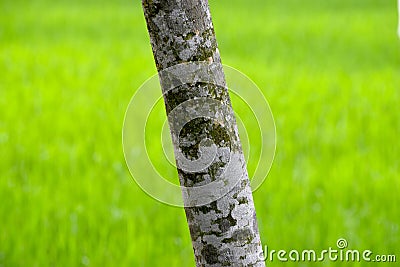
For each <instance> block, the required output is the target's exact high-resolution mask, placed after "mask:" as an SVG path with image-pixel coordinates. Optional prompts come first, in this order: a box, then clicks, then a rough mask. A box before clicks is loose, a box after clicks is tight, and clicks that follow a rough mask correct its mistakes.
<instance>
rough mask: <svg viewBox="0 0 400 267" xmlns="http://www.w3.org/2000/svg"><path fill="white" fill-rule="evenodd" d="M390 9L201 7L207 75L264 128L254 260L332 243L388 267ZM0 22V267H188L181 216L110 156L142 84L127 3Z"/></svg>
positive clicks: (59, 7) (378, 0)
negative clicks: (212, 52) (215, 48)
mask: <svg viewBox="0 0 400 267" xmlns="http://www.w3.org/2000/svg"><path fill="white" fill-rule="evenodd" d="M395 2H396V1H388V0H375V1H372V0H369V1H362V0H348V1H344V0H326V1H317V0H304V1H295V0H285V1H278V0H271V1H262V0H257V1H247V2H246V1H238V0H234V1H227V0H223V1H212V0H210V5H211V11H212V15H213V19H214V25H215V29H216V34H217V38H218V42H219V48H220V51H221V56H222V60H223V62H224V63H225V64H228V65H230V66H233V67H235V68H237V69H239V70H241V71H242V72H244V73H246V74H247V75H248V76H250V77H251V78H252V79H253V80H254V81H255V82H256V83H257V84H258V85H259V86H260V88H262V90H263V92H264V94H265V96H266V97H267V99H268V101H269V103H270V106H271V108H272V111H273V113H274V116H275V122H276V127H277V151H276V156H275V162H274V164H273V166H272V169H271V172H270V174H269V176H268V178H267V180H266V182H265V183H264V184H263V186H262V187H261V188H260V189H259V190H257V191H256V193H255V204H256V209H257V213H258V219H259V227H260V231H261V236H262V241H263V244H264V245H268V247H269V249H285V250H291V249H299V250H302V249H312V248H313V249H316V250H322V249H327V248H328V247H330V246H332V247H335V244H336V240H337V239H338V238H340V237H343V238H346V239H347V241H348V242H349V248H352V249H360V250H363V249H370V250H372V251H373V252H374V253H376V254H397V261H400V259H399V257H400V253H399V251H400V232H399V230H400V229H399V224H400V219H399V218H400V212H399V202H400V179H399V178H400V141H399V137H400V108H399V107H400V92H399V91H400V41H399V40H398V38H397V36H396V25H397V22H396V20H397V15H396V10H397V9H396V3H395ZM0 8H1V16H0V159H1V160H0V266H194V257H193V255H192V248H191V243H190V237H189V231H188V228H187V226H186V219H185V215H184V212H183V209H179V208H173V207H169V206H166V205H163V204H160V203H158V202H156V201H154V200H153V199H151V198H150V197H148V196H147V195H146V194H145V193H143V192H142V191H141V190H140V188H139V187H138V186H137V185H136V184H135V183H134V181H133V179H132V178H131V177H130V174H129V172H128V170H127V167H126V165H125V161H124V157H123V153H122V144H121V129H122V122H123V118H124V113H125V109H126V107H127V105H128V103H129V100H130V98H131V96H132V95H133V93H134V92H135V90H136V89H137V88H138V87H139V86H140V85H141V84H142V83H143V82H144V81H145V80H146V79H147V78H148V77H149V76H150V75H152V74H154V73H155V65H154V62H153V58H152V53H151V47H150V43H149V38H148V35H147V30H146V26H145V22H144V17H143V14H142V10H141V4H140V1H125V0H118V1H109V2H107V1H101V2H100V1H94V0H93V1H45V0H42V1H39V0H37V1H35V0H33V1H22V0H14V1H4V0H3V1H1V2H0ZM252 145H254V146H257V144H252ZM281 265H282V263H279V262H276V261H274V262H272V263H269V266H281ZM286 265H289V266H310V265H312V264H311V263H301V264H299V263H292V264H289V263H286V264H285V266H286ZM314 265H316V266H317V265H318V266H364V265H365V263H362V264H361V263H357V264H356V263H345V262H343V263H342V262H336V263H330V262H325V264H322V263H318V264H314ZM380 265H382V266H395V264H392V265H391V264H389V263H387V264H384V263H382V264H380ZM371 266H375V265H373V264H371Z"/></svg>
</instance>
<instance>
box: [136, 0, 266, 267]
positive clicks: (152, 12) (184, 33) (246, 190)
mask: <svg viewBox="0 0 400 267" xmlns="http://www.w3.org/2000/svg"><path fill="white" fill-rule="evenodd" d="M143 9H144V14H145V18H146V22H147V27H148V31H149V35H150V41H151V45H152V48H153V54H154V58H155V62H156V66H157V70H158V72H159V77H160V80H161V86H162V89H163V93H164V101H165V105H166V110H167V114H168V121H169V125H170V129H171V137H172V141H173V145H174V149H175V157H176V161H177V168H178V175H179V180H180V184H181V186H182V191H183V200H184V205H185V212H186V217H187V221H188V225H189V230H190V234H191V238H192V244H193V249H194V254H195V259H196V266H265V263H264V261H263V252H262V246H261V242H260V236H259V232H258V226H257V221H256V214H255V208H254V203H253V197H252V194H251V188H250V183H249V179H248V175H247V170H246V164H245V160H244V156H243V151H242V148H241V144H240V140H239V135H238V130H237V125H236V120H235V117H234V114H233V111H232V106H231V102H230V98H229V95H228V90H227V88H226V85H225V78H224V73H223V69H222V65H221V60H220V55H219V51H218V47H217V41H216V38H215V34H214V28H213V24H212V21H211V15H210V12H209V6H208V2H207V0H186V1H183V0H143ZM185 62H203V63H204V62H205V63H204V64H206V65H207V67H206V70H205V71H204V69H203V67H200V68H197V69H196V68H193V67H190V66H189V67H188V68H186V69H184V70H183V71H182V68H175V69H174V66H176V65H177V64H181V63H185ZM204 64H203V65H202V66H204ZM178 66H179V65H178ZM205 76H207V77H205ZM204 79H209V80H210V82H204ZM188 81H189V82H188ZM199 99H210V100H213V101H214V102H213V101H208V102H207V101H206V102H201V101H200V102H199V101H197V100H199ZM189 100H196V101H197V102H194V103H191V106H190V107H187V106H186V107H185V106H182V105H181V104H182V103H183V104H185V103H188V101H189ZM214 103H217V104H215V105H214ZM218 103H219V104H218ZM188 118H189V119H188ZM182 121H185V122H186V121H187V123H185V124H184V125H182V124H183V123H182ZM211 152H212V153H214V154H215V157H212V158H211V160H210V158H208V159H206V158H207V157H206V156H205V155H207V153H211ZM204 160H206V161H207V160H208V163H209V164H208V165H204V166H203V165H202V164H201V162H202V161H204ZM199 162H200V163H199ZM228 167H229V168H230V170H228V171H226V169H227V168H228ZM229 168H228V169H229ZM213 182H214V183H218V184H217V186H213V188H211V189H210V188H207V187H205V189H204V190H203V191H201V190H200V191H196V190H197V189H198V188H202V186H206V185H207V184H210V183H213ZM221 184H223V185H225V187H219V186H220V185H221ZM224 188H228V189H229V190H228V191H226V190H224ZM191 189H194V191H191ZM195 192H197V193H195ZM199 192H200V193H199ZM207 199H210V200H212V201H211V202H209V203H208V202H207Z"/></svg>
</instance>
